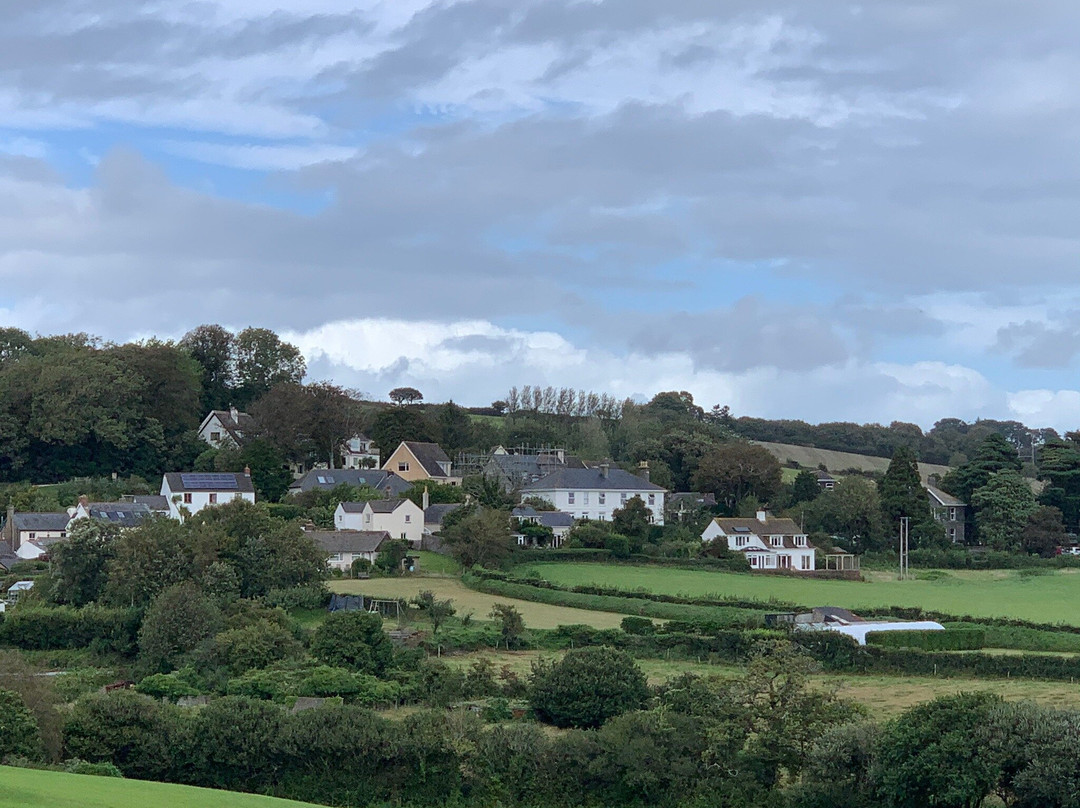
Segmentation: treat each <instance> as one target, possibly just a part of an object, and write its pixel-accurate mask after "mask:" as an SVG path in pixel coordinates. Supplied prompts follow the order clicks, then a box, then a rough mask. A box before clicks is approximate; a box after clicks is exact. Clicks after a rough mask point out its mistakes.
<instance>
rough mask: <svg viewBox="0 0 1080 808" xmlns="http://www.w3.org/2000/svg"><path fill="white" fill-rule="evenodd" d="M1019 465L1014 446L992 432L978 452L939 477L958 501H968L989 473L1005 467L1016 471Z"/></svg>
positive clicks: (986, 480) (987, 478)
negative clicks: (942, 476)
mask: <svg viewBox="0 0 1080 808" xmlns="http://www.w3.org/2000/svg"><path fill="white" fill-rule="evenodd" d="M1020 468H1021V463H1020V457H1019V455H1017V453H1016V447H1014V446H1012V445H1011V444H1009V442H1008V441H1006V440H1005V438H1003V437H1002V436H1001V435H999V434H998V433H997V432H994V433H992V434H990V435H987V436H986V438H985V439H984V440H983V442H982V443H981V444H979V448H978V451H976V453H975V456H974V457H973V458H972V459H971V460H970V461H968V462H967V463H964V464H963V465H962V466H960V467H959V468H957V469H955V470H954V471H951V472H950V473H948V474H946V475H945V477H944V478H942V480H941V486H942V488H943V489H944V490H946V491H948V492H949V493H950V494H953V495H954V496H956V497H959V498H960V500H961V501H963V502H966V503H969V504H970V503H971V496H972V494H974V493H975V491H976V490H977V489H979V488H982V487H983V486H984V485H986V483H987V482H988V481H989V480H990V475H991V474H995V473H997V472H999V471H1006V470H1012V471H1017V472H1018V471H1020Z"/></svg>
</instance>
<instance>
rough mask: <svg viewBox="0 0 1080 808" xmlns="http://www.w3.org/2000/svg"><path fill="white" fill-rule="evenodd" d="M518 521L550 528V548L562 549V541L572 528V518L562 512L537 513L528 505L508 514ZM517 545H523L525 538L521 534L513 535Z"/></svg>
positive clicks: (520, 506)
mask: <svg viewBox="0 0 1080 808" xmlns="http://www.w3.org/2000/svg"><path fill="white" fill-rule="evenodd" d="M510 515H511V516H512V517H514V518H515V519H517V520H518V523H523V522H532V523H533V524H534V525H543V526H544V527H549V528H551V546H552V547H562V543H563V539H565V538H566V534H567V533H569V532H570V528H572V527H573V526H574V517H573V516H571V515H570V514H568V513H564V512H562V511H538V510H536V509H535V508H533V507H530V506H528V505H519V506H518V507H517V508H514V510H513V511H512V512H511V514H510ZM514 538H515V539H517V543H518V544H520V545H524V544H525V543H526V537H525V535H524V534H523V533H518V532H515V533H514Z"/></svg>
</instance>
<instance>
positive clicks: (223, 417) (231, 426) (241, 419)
mask: <svg viewBox="0 0 1080 808" xmlns="http://www.w3.org/2000/svg"><path fill="white" fill-rule="evenodd" d="M211 415H216V416H217V419H218V421H219V422H220V423H221V426H222V428H223V429H224V430H225V431H226V432H228V433H229V436H230V437H231V438H232V439H233V440H234V441H236V444H237V445H240V444H242V443H243V441H244V433H249V434H250V433H251V431H252V430H253V429H254V428H255V419H254V418H252V417H251V416H250V415H248V414H247V413H246V412H238V413H236V420H235V421H234V420H233V417H232V413H231V412H230V411H229V410H211V411H210V414H209V415H207V416H206V418H204V419H203V421H204V422H205V421H206V419H207V418H209V417H210V416H211Z"/></svg>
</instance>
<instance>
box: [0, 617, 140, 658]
mask: <svg viewBox="0 0 1080 808" xmlns="http://www.w3.org/2000/svg"><path fill="white" fill-rule="evenodd" d="M141 621H142V612H141V611H140V610H138V609H106V608H102V607H98V606H87V607H84V608H82V609H74V608H71V607H70V606H57V607H52V608H44V607H28V606H22V607H20V608H18V609H12V610H11V611H10V612H8V613H6V614H5V615H4V620H3V622H2V623H0V645H12V646H15V647H16V648H22V649H24V650H27V651H53V650H60V649H70V648H88V647H89V648H91V649H93V650H96V651H102V652H108V653H118V654H123V655H125V656H131V655H133V654H134V653H135V652H136V650H137V648H138V644H137V639H138V633H139V624H140V622H141Z"/></svg>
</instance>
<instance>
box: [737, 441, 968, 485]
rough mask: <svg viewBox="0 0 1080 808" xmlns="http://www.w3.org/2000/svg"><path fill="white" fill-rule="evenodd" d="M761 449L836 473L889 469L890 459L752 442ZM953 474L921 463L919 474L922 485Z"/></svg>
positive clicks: (788, 444)
mask: <svg viewBox="0 0 1080 808" xmlns="http://www.w3.org/2000/svg"><path fill="white" fill-rule="evenodd" d="M751 442H752V443H756V444H757V445H758V446H764V447H765V448H766V449H768V450H769V451H770V452H772V454H773V455H775V456H776V459H777V460H779V461H780V462H781V463H786V462H787V461H789V460H792V461H794V462H796V463H798V464H799V465H800V466H802V467H803V468H808V469H816V468H817V467H818V466H819V465H822V464H824V465H825V467H826V468H827V469H828V470H829V471H830V472H832V473H833V474H836V473H837V472H840V471H844V470H845V469H859V470H860V471H879V472H881V473H884V472H885V469H887V468H888V467H889V458H887V457H873V456H871V455H861V454H853V453H852V452H834V451H833V450H832V449H813V448H811V447H809V446H795V445H794V444H790V443H770V442H768V441H763V440H755V441H751ZM949 471H950V469H949V467H948V466H939V465H936V464H934V463H920V464H919V473H920V474H921V475H922V479H923V482H924V483H925V482H926V480H927V478H928V477H929V476H930V475H931V474H937V475H939V476H944V475H945V474H947V473H948V472H949Z"/></svg>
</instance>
